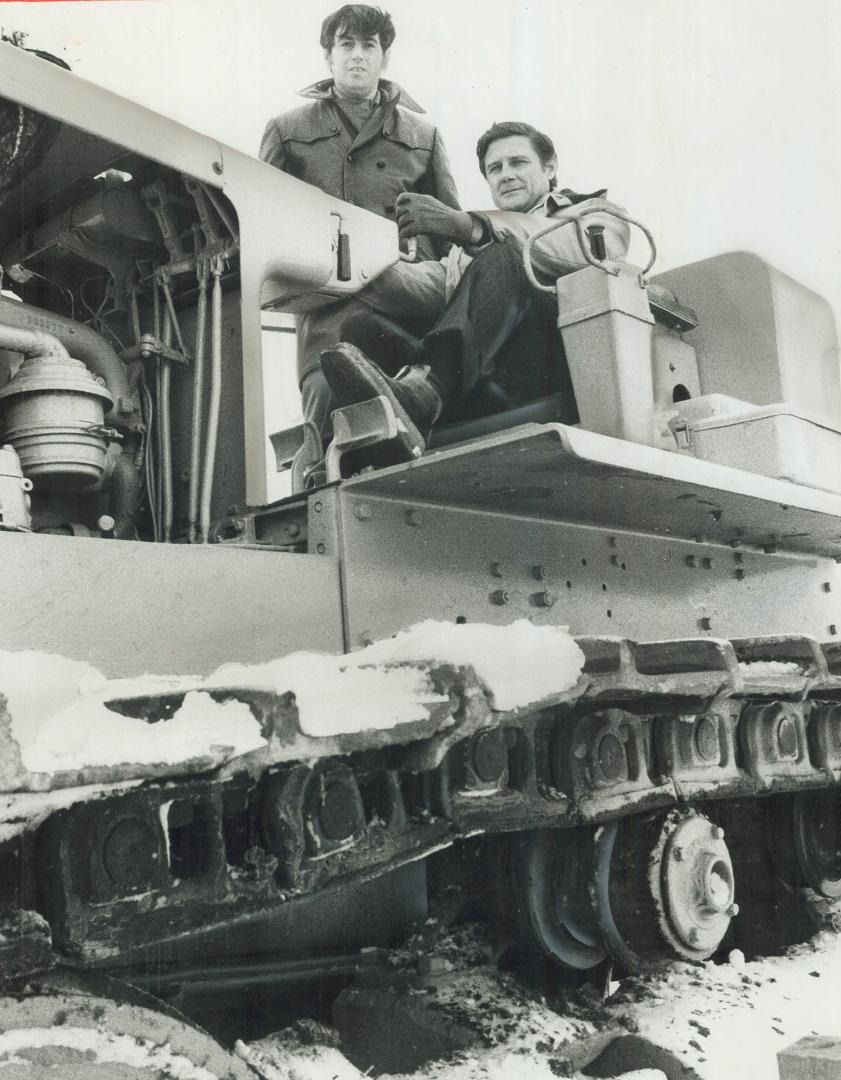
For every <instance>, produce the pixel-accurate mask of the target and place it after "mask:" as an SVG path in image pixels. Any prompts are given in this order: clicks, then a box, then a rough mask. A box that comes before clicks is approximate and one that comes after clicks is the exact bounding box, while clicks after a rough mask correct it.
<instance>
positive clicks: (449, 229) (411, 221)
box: [395, 191, 481, 245]
mask: <svg viewBox="0 0 841 1080" xmlns="http://www.w3.org/2000/svg"><path fill="white" fill-rule="evenodd" d="M395 209H396V211H397V228H398V230H399V232H400V237H401V239H403V240H407V239H409V238H410V237H412V236H418V235H424V236H440V237H442V238H444V239H446V240H454V241H455V242H456V243H457V244H462V245H464V244H469V243H470V242H471V238H472V236H473V235H474V231H475V230H474V224H475V222H474V219H473V218H472V217H471V215H470V214H468V213H467V211H466V210H453V208H452V207H451V206H447V205H446V203H442V202H441V201H440V200H439V199H436V198H435V197H434V196H432V195H419V194H417V192H414V191H404V192H403V194H402V195H399V196H398V198H397V202H396V204H395ZM479 228H481V226H479Z"/></svg>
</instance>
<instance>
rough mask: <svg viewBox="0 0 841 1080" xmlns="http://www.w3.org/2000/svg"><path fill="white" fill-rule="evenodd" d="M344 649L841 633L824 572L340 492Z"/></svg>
mask: <svg viewBox="0 0 841 1080" xmlns="http://www.w3.org/2000/svg"><path fill="white" fill-rule="evenodd" d="M341 514H342V531H341V535H342V546H343V551H344V564H345V589H346V598H347V626H348V642H349V644H350V647H351V648H358V647H359V646H360V645H363V644H364V643H365V642H366V641H367V640H369V639H375V638H382V637H387V636H389V635H391V634H393V633H395V632H396V631H397V630H401V629H404V628H406V627H408V626H411V625H412V624H413V623H417V622H420V621H422V620H424V619H443V620H446V621H449V622H469V623H475V622H481V623H495V624H508V623H511V622H513V621H515V620H516V619H528V620H529V621H531V622H533V623H534V624H536V625H538V626H541V625H543V626H559V625H560V626H568V627H569V629H570V631H571V632H572V633H573V634H576V635H585V636H586V635H599V636H601V635H609V636H614V635H618V636H620V637H628V638H631V639H634V640H638V641H651V640H660V639H663V638H696V637H717V638H750V637H754V636H757V635H768V634H805V635H810V636H813V637H816V638H817V639H818V640H819V641H822V642H826V641H832V640H837V636H838V634H839V631H841V605H839V595H841V593H840V592H839V590H841V575H839V574H838V567H837V566H836V565H835V563H834V562H833V560H831V559H826V558H819V557H817V556H814V555H802V554H792V553H789V552H778V553H766V552H763V551H757V550H755V549H751V548H738V549H734V548H730V547H728V546H726V545H722V544H711V543H704V542H701V541H697V540H679V539H675V538H668V537H662V536H656V535H652V534H651V533H645V532H641V531H632V530H624V529H604V528H598V527H593V526H591V525H580V524H578V523H576V522H563V521H551V520H546V519H537V518H534V517H526V516H518V515H515V514H510V513H493V512H490V511H484V510H481V511H480V510H474V509H462V508H459V507H452V506H434V505H430V504H424V505H419V504H418V503H416V502H413V501H402V500H399V499H385V498H379V497H373V496H368V495H366V496H365V497H363V496H362V495H357V494H350V493H349V492H347V491H343V492H342V511H341Z"/></svg>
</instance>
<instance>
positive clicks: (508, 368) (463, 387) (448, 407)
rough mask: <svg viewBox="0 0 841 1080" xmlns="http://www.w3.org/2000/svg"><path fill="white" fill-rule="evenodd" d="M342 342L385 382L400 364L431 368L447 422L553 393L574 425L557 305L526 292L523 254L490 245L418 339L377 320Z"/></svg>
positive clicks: (360, 323) (363, 321) (348, 331)
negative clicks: (383, 376) (374, 365)
mask: <svg viewBox="0 0 841 1080" xmlns="http://www.w3.org/2000/svg"><path fill="white" fill-rule="evenodd" d="M342 337H343V340H345V341H350V342H351V343H352V344H354V345H356V346H357V347H358V348H360V349H362V351H363V352H364V353H365V354H366V355H367V356H368V357H370V359H372V360H374V361H375V362H376V363H377V364H379V366H380V367H381V368H382V369H383V370H384V371H385V372H386V374H389V375H393V374H395V373H396V371H397V370H398V369H399V368H400V367H401V366H403V365H404V364H418V363H420V364H428V365H429V368H430V374H431V376H432V378H433V379H434V381H435V382H436V383H437V384H438V386H439V388H440V391H441V396H442V399H443V402H444V411H443V413H442V420H443V421H445V422H446V421H454V420H461V419H469V418H472V417H475V416H487V415H490V414H491V413H496V412H504V411H505V410H507V409H511V408H516V407H517V406H519V405H524V404H526V403H527V402H529V401H533V400H535V399H536V398H540V397H546V396H548V395H550V394H556V393H557V394H561V395H562V401H563V403H564V408H563V410H562V411H563V416H562V419H563V421H564V422H565V423H577V421H578V410H577V408H576V405H575V396H574V394H573V391H572V383H571V380H570V376H569V368H568V367H567V363H566V357H565V356H564V351H563V345H562V343H561V338H560V334H559V331H558V328H557V305H556V302H555V297H554V296H553V295H551V294H549V293H541V292H538V291H537V290H536V289H535V288H534V287H533V286H532V285H531V284H530V282H529V280H528V278H527V277H526V274H525V270H524V269H523V264H522V257H521V255H520V252H519V251H518V250H517V249H516V248H514V247H510V246H509V245H508V244H504V243H495V244H491V245H490V246H489V247H487V248H484V249H483V250H482V251H481V252H480V253H479V254H478V255H477V256H476V258H475V259H474V260H473V261H472V262H471V264H470V265H469V266H468V268H467V270H466V271H465V274H464V276H463V277H462V279H461V281H460V282H459V284H458V287H457V288H456V290H455V292H454V293H453V296H452V298H451V299H450V302H449V303H448V304H447V306H446V308H445V309H444V310H443V312H442V313H441V315H440V316H439V318H438V319H437V320H436V322H435V323H434V325H433V326H432V327H431V328H430V330H429V331H428V332H427V334H426V335H425V337H423V338H422V339H418V338H415V337H413V336H412V335H411V334H409V333H407V332H405V331H404V330H402V329H401V328H400V327H399V326H397V325H396V324H395V323H392V322H390V320H387V319H384V318H382V317H380V316H376V317H373V318H370V317H366V316H360V317H359V318H357V319H350V320H348V322H346V323H345V324H344V325H343V327H342Z"/></svg>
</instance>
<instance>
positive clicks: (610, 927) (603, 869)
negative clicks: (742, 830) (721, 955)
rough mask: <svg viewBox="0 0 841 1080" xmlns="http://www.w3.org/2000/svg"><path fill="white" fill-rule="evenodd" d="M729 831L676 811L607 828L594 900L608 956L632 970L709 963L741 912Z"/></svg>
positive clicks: (598, 861) (596, 870) (599, 848)
mask: <svg viewBox="0 0 841 1080" xmlns="http://www.w3.org/2000/svg"><path fill="white" fill-rule="evenodd" d="M734 894H735V887H734V875H733V865H732V863H731V861H730V854H729V852H728V850H727V845H726V844H725V842H724V830H723V829H721V828H720V827H719V826H717V825H714V824H713V823H712V822H711V821H710V820H709V819H708V818H706V817H704V816H703V815H702V814H698V813H696V812H694V811H677V810H671V811H668V812H667V813H659V814H654V815H651V816H649V817H642V818H629V819H627V820H624V821H619V822H613V823H611V824H610V825H607V826H605V827H604V828H603V829H601V830H599V835H598V840H597V842H596V850H595V868H594V879H593V901H594V907H595V912H596V917H597V920H598V923H599V926H600V929H601V932H602V935H603V938H604V942H605V944H606V946H607V949H608V951H609V952H610V953H611V954H612V956H613V957H614V958H615V959H616V960H617V961H618V962H619V963H620V964H621V965H622V966H623V967H624V968H626V969H627V970H628V971H650V970H652V969H654V968H657V967H658V966H660V965H661V964H662V963H663V962H665V961H669V960H674V959H680V960H705V959H707V958H708V957H709V956H711V955H712V954H713V953H714V952H715V950H716V948H717V947H718V946H719V944H720V943H721V940H722V938H723V937H724V935H725V933H726V932H727V928H728V927H729V925H730V920H731V919H732V918H733V916H734V915H736V914H737V913H738V907H737V905H736V904H735V903H734Z"/></svg>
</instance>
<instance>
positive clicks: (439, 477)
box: [343, 424, 841, 557]
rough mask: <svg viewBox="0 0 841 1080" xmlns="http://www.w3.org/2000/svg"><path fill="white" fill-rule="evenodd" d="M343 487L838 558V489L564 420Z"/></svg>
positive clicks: (444, 452)
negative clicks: (709, 459) (625, 438)
mask: <svg viewBox="0 0 841 1080" xmlns="http://www.w3.org/2000/svg"><path fill="white" fill-rule="evenodd" d="M343 490H344V492H345V493H346V494H347V495H350V494H354V495H358V496H360V497H362V496H365V497H369V496H370V497H383V498H398V499H401V500H414V502H415V503H416V504H417V505H420V504H423V503H430V504H435V503H443V504H446V505H448V506H460V507H464V508H472V509H475V510H489V511H498V512H499V513H501V514H516V515H523V516H525V517H534V518H541V519H545V520H550V521H568V522H577V523H580V524H585V525H593V526H598V527H601V528H605V529H623V530H631V531H642V532H650V533H653V534H655V535H659V536H664V537H675V538H680V539H689V540H691V539H694V538H703V539H704V540H705V541H709V542H711V543H717V544H731V543H741V544H745V545H756V546H760V547H765V546H768V545H773V546H775V547H778V548H779V549H781V550H786V551H792V552H803V553H810V554H820V555H829V556H833V557H834V556H841V497H840V496H838V495H835V494H831V493H829V492H825V491H817V490H815V489H813V488H807V487H802V486H800V485H797V484H791V483H789V482H787V481H784V480H774V479H771V478H769V477H765V476H758V475H756V474H755V473H748V472H744V471H742V470H741V469H734V468H731V467H729V466H725V465H717V464H713V463H712V462H707V461H699V460H697V459H696V458H691V457H686V456H684V455H681V454H677V453H669V452H667V451H665V450H659V449H656V448H654V447H649V446H638V445H634V444H632V443H628V442H623V441H622V440H619V439H613V438H610V437H608V436H606V435H598V434H596V433H595V432H592V431H584V430H582V429H581V428H577V427H566V426H564V425H561V424H542V425H538V424H530V425H524V426H523V427H519V428H513V429H511V430H509V431H506V432H503V433H502V434H500V435H497V436H493V437H490V438H487V439H483V440H481V442H476V443H470V444H464V445H461V446H456V447H453V448H450V449H446V450H441V451H438V452H436V453H432V454H428V455H426V456H424V457H423V458H421V459H419V460H418V461H416V462H411V463H409V464H408V465H400V466H395V467H392V468H390V469H384V470H382V471H381V472H377V473H372V474H370V475H367V474H366V475H363V476H360V477H358V478H355V479H353V480H350V481H349V482H348V483H347V484H346V485H345V486H344V489H343Z"/></svg>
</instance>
